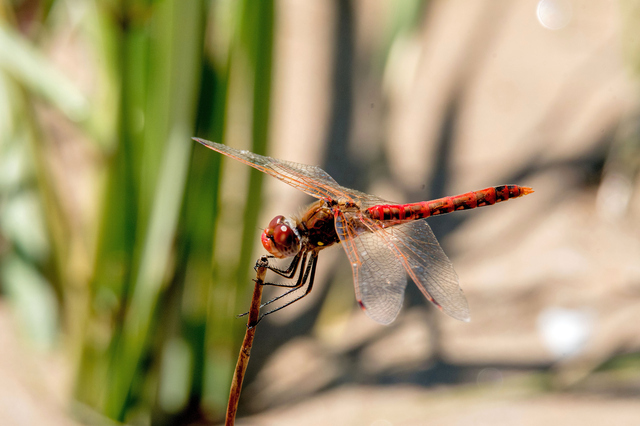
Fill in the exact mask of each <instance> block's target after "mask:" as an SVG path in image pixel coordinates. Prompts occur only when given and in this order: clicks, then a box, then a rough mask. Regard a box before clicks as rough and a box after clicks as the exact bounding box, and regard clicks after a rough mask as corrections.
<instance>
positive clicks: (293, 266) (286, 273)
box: [267, 251, 307, 287]
mask: <svg viewBox="0 0 640 426" xmlns="http://www.w3.org/2000/svg"><path fill="white" fill-rule="evenodd" d="M306 255H307V253H306V252H302V251H299V252H298V254H296V256H295V257H294V258H293V260H292V261H291V263H290V264H289V266H288V267H287V269H280V268H276V267H275V266H271V265H269V266H267V268H268V269H269V270H270V271H273V272H275V273H276V274H278V275H280V276H281V277H284V278H287V279H291V278H293V277H294V275H295V274H296V272H297V270H298V265H299V264H300V259H301V258H303V257H305V256H306ZM269 257H271V258H273V257H275V256H269ZM303 268H304V267H303ZM267 285H271V284H267ZM283 287H288V286H283Z"/></svg>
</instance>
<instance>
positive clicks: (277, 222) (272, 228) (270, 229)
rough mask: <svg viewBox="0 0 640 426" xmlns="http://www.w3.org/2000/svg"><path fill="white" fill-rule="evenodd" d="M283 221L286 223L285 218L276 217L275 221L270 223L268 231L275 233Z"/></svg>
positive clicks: (272, 220)
mask: <svg viewBox="0 0 640 426" xmlns="http://www.w3.org/2000/svg"><path fill="white" fill-rule="evenodd" d="M283 221H284V216H282V215H280V216H276V217H274V218H273V219H271V222H269V226H268V227H267V229H268V230H269V231H274V230H275V229H276V226H278V225H279V224H281V223H282V222H283Z"/></svg>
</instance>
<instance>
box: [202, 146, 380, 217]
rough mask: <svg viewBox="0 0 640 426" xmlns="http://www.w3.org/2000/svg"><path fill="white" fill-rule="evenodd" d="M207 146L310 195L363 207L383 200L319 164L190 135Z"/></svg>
mask: <svg viewBox="0 0 640 426" xmlns="http://www.w3.org/2000/svg"><path fill="white" fill-rule="evenodd" d="M193 140H195V141H196V142H199V143H201V144H202V145H204V146H206V147H207V148H209V149H212V150H214V151H217V152H219V153H221V154H224V155H226V156H227V157H231V158H233V159H234V160H238V161H240V162H242V163H244V164H247V165H248V166H251V167H253V168H255V169H258V170H260V171H261V172H263V173H266V174H268V175H270V176H273V177H275V178H277V179H280V180H281V181H283V182H284V183H286V184H289V185H291V186H293V187H294V188H297V189H299V190H301V191H303V192H305V193H307V194H309V195H311V196H312V197H316V198H320V199H326V200H329V199H331V200H338V199H340V198H347V199H350V200H351V201H354V202H360V204H361V205H362V206H363V207H370V206H372V205H375V204H380V203H382V202H385V201H384V200H382V199H381V198H378V197H376V196H374V195H369V194H365V193H363V192H359V191H356V190H354V189H349V188H345V187H343V186H340V185H339V184H338V183H337V182H336V181H335V180H333V178H332V177H331V176H329V174H328V173H327V172H325V171H324V170H322V169H321V168H320V167H318V166H308V165H306V164H299V163H294V162H291V161H285V160H279V159H277V158H272V157H266V156H264V155H259V154H254V153H253V152H249V151H244V150H243V151H241V150H239V149H235V148H231V147H229V146H227V145H222V144H219V143H216V142H211V141H208V140H205V139H200V138H193Z"/></svg>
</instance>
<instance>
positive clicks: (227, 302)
mask: <svg viewBox="0 0 640 426" xmlns="http://www.w3.org/2000/svg"><path fill="white" fill-rule="evenodd" d="M31 3H33V4H32V5H31V6H33V10H30V11H25V10H24V8H26V6H25V5H24V4H21V3H20V2H17V3H15V4H12V5H10V6H7V5H5V6H2V7H1V9H2V10H1V13H0V94H1V95H2V96H0V152H2V155H0V163H1V164H0V166H1V167H0V231H1V232H2V236H1V240H0V242H1V244H0V256H1V258H0V277H1V279H2V289H3V292H4V294H5V295H7V297H8V298H9V299H10V300H11V301H12V303H13V305H14V306H15V309H16V311H17V312H18V314H19V315H20V316H21V317H22V318H23V319H24V321H23V322H24V324H25V325H26V327H27V330H28V331H29V333H30V334H31V335H32V336H34V338H35V339H36V341H37V342H39V343H41V344H42V346H43V347H45V348H52V347H54V346H58V347H60V346H61V347H63V348H65V350H66V351H67V353H68V354H69V355H70V356H69V359H70V360H71V361H72V362H73V367H75V371H76V387H75V395H74V397H75V399H76V400H77V401H79V402H80V404H81V405H82V406H83V407H85V408H83V409H82V410H80V411H78V412H79V413H86V412H87V408H88V410H89V411H93V412H95V413H97V414H99V415H101V416H106V417H108V418H111V419H115V420H118V421H133V422H136V421H148V420H149V419H154V420H156V421H158V422H168V421H170V420H171V419H172V418H186V419H191V420H194V419H198V418H200V417H202V416H206V417H213V418H220V417H221V416H222V415H223V412H224V406H225V402H226V398H227V392H228V389H229V383H230V377H231V374H232V370H233V359H234V356H235V351H236V350H237V346H238V342H239V340H240V339H241V336H242V327H243V325H242V324H243V322H242V321H234V314H236V313H238V312H241V311H242V308H241V307H240V305H241V304H242V303H241V302H242V301H246V300H248V299H245V298H241V297H238V295H246V294H248V292H249V291H250V289H251V287H252V285H251V284H252V283H251V281H250V275H249V274H250V273H251V272H252V271H251V266H252V264H253V262H254V261H255V259H254V256H253V253H252V250H253V247H254V237H255V235H254V230H255V228H256V227H257V224H256V221H257V214H258V205H259V202H260V187H261V179H262V178H261V176H260V175H259V173H258V172H250V171H249V170H242V171H241V173H243V175H241V176H235V175H229V176H226V175H225V178H226V180H227V181H230V182H231V183H232V184H233V185H237V184H238V182H240V181H246V186H245V188H246V191H244V190H243V191H242V192H241V196H238V197H237V198H236V202H235V204H234V205H230V206H224V208H222V207H221V206H220V205H219V202H218V200H219V195H220V191H222V190H224V188H221V186H220V181H221V180H220V177H221V176H222V173H223V171H222V168H221V161H220V158H219V156H216V155H212V153H211V152H209V151H207V152H205V150H204V148H202V147H194V142H192V141H191V139H190V137H191V136H194V135H198V136H202V137H206V138H208V139H212V140H216V141H220V142H228V143H231V144H237V143H244V144H245V145H246V148H248V149H251V150H252V151H254V152H265V150H266V146H267V132H268V117H269V104H270V94H271V56H272V40H273V22H274V17H273V3H272V2H271V1H266V2H252V1H241V2H235V1H231V0H220V1H214V2H210V1H204V0H195V1H189V2H173V1H166V0H165V1H143V0H134V1H130V2H117V1H97V0H95V1H84V0H83V1H74V0H52V1H43V2H31ZM27 12H29V13H27ZM62 37H64V38H65V39H66V40H67V41H68V40H73V42H74V43H73V46H75V48H79V49H81V52H82V55H79V56H81V57H82V60H81V61H80V62H79V63H77V64H74V66H77V67H81V68H82V69H86V70H87V72H88V73H89V74H90V75H91V78H90V80H91V84H90V85H88V87H84V86H83V85H79V84H77V82H76V81H75V80H74V78H73V77H71V76H70V75H65V73H64V72H62V71H60V68H59V67H56V66H54V65H53V61H52V60H51V44H50V43H51V42H50V40H59V39H60V38H62ZM78 46H79V47H78ZM62 49H63V52H62V55H63V56H64V55H65V52H64V48H62ZM67 49H72V48H71V47H67ZM66 53H68V54H69V55H72V54H76V55H77V53H78V52H66ZM58 54H60V53H59V52H58ZM81 87H82V88H81ZM51 117H53V118H51ZM47 118H48V119H47ZM52 122H53V124H52ZM61 122H62V125H63V126H66V127H70V128H72V129H74V130H73V131H71V132H70V133H69V134H72V135H75V138H74V139H75V140H74V141H69V140H60V139H58V137H57V136H56V134H54V133H53V132H52V129H55V128H56V126H57V125H58V124H59V123H61ZM238 122H240V123H246V124H248V126H247V128H248V131H245V132H244V138H243V137H242V134H239V133H238V132H237V129H238V128H241V129H244V127H243V126H242V125H240V126H238V125H237V124H235V125H234V124H233V123H238ZM234 126H235V127H234ZM234 129H236V130H234ZM240 133H242V132H240ZM230 135H231V136H233V138H232V139H233V140H229V139H230ZM65 136H67V133H65ZM70 144H72V145H70ZM73 144H75V145H73ZM56 146H64V147H69V146H71V147H72V149H75V148H79V149H80V150H81V151H83V152H84V156H83V157H82V158H83V159H84V160H83V161H85V163H86V164H85V165H89V166H91V167H92V172H91V173H89V175H90V177H91V178H92V179H93V180H92V181H91V191H90V194H84V196H85V197H89V201H88V202H87V204H89V205H90V206H92V208H89V209H85V210H84V211H83V212H82V217H77V216H74V215H73V214H70V213H69V212H70V211H74V210H73V209H69V208H68V206H66V203H67V201H65V199H66V196H65V194H67V193H68V192H71V191H73V188H69V187H66V186H65V185H64V182H65V180H64V179H60V178H57V177H55V176H54V175H55V172H54V170H55V164H52V159H51V155H50V154H51V153H52V152H53V151H55V150H54V149H53V147H56ZM74 147H75V148H74ZM72 171H73V169H70V170H69V171H68V172H69V173H72ZM247 176H248V180H247ZM67 178H68V179H71V180H73V179H79V178H81V177H77V176H67ZM235 192H237V193H238V194H240V191H238V190H235ZM73 196H74V197H81V196H83V195H82V194H73ZM72 198H73V197H72ZM76 213H77V211H76ZM222 221H224V226H220V225H219V223H220V222H222ZM222 231H224V232H222ZM238 300H240V302H237V301H238ZM61 331H62V333H61ZM63 336H64V337H63ZM61 344H62V345H61Z"/></svg>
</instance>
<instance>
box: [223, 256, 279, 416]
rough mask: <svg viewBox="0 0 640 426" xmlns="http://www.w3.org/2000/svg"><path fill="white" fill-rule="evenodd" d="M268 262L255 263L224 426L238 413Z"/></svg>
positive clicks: (263, 260) (262, 259)
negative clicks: (251, 291) (242, 338)
mask: <svg viewBox="0 0 640 426" xmlns="http://www.w3.org/2000/svg"><path fill="white" fill-rule="evenodd" d="M268 265H269V262H268V260H267V258H266V256H262V257H261V258H260V259H259V260H258V261H257V262H256V280H255V282H256V285H255V287H254V289H253V298H252V299H251V309H250V310H249V319H248V321H247V331H246V332H245V334H244V340H243V341H242V346H241V347H240V353H239V354H238V362H237V363H236V370H235V372H234V374H233V380H232V381H231V389H230V390H229V404H228V405H227V417H226V420H225V423H224V424H225V426H233V425H234V424H235V421H236V413H237V411H238V401H239V400H240V391H241V390H242V380H243V379H244V373H245V371H247V365H248V364H249V357H250V356H251V346H252V345H253V337H254V336H255V334H256V326H257V325H258V319H259V315H260V302H261V300H262V284H263V283H264V277H265V275H266V274H267V266H268Z"/></svg>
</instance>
